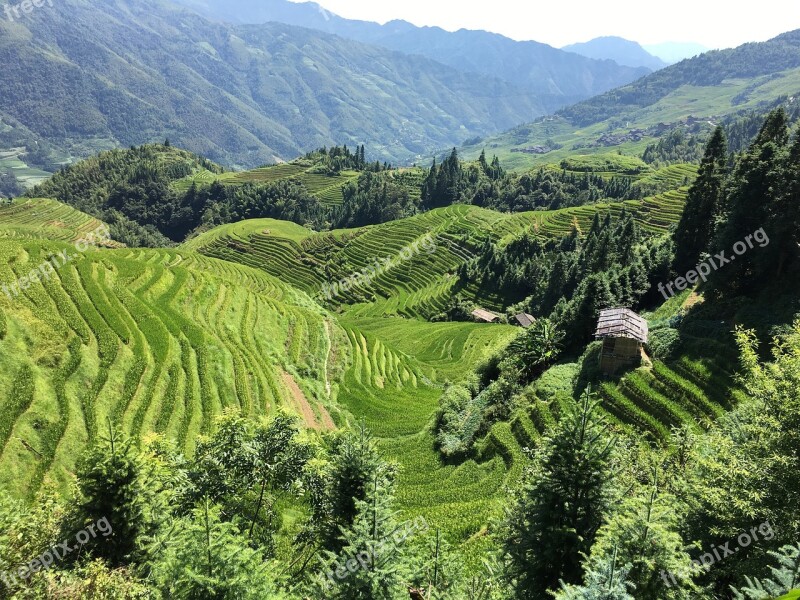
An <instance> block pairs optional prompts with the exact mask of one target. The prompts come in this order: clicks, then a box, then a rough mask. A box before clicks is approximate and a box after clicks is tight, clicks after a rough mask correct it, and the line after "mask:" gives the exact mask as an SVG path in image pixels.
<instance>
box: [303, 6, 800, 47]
mask: <svg viewBox="0 0 800 600" xmlns="http://www.w3.org/2000/svg"><path fill="white" fill-rule="evenodd" d="M295 1H298V0H295ZM318 3H319V4H321V5H322V6H323V7H325V8H327V9H329V10H331V11H333V12H335V13H336V14H339V15H341V16H343V17H347V18H351V19H364V20H368V21H379V22H381V23H384V22H386V21H390V20H392V19H405V20H406V21H410V22H411V23H414V24H415V25H438V26H439V27H442V28H444V29H448V30H451V31H452V30H456V29H460V28H462V27H463V28H467V29H486V30H489V31H494V32H497V33H502V34H503V35H506V36H508V37H511V38H514V39H517V40H536V41H539V42H545V43H547V44H550V45H552V46H556V47H561V46H564V45H566V44H570V43H572V42H585V41H587V40H589V39H591V38H594V37H598V36H601V35H619V36H622V37H625V38H628V39H632V40H636V41H637V42H640V43H642V44H653V43H658V42H665V41H677V42H698V43H700V44H703V45H704V46H707V47H709V48H727V47H731V46H737V45H739V44H742V43H744V42H750V41H754V42H758V41H763V40H766V39H769V38H771V37H774V36H776V35H778V34H779V33H783V32H785V31H790V30H792V29H800V5H799V4H800V3H798V1H797V0H758V2H755V3H751V2H747V3H745V2H742V3H739V2H734V1H726V2H723V1H720V0H670V1H668V2H659V3H655V2H646V1H642V0H606V1H601V0H561V1H556V2H553V1H549V0H548V1H542V0H319V1H318ZM740 7H741V8H740Z"/></svg>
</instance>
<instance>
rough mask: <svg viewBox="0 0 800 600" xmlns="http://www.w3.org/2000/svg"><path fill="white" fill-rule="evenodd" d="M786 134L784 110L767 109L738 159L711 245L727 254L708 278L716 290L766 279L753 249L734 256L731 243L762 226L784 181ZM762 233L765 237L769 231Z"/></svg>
mask: <svg viewBox="0 0 800 600" xmlns="http://www.w3.org/2000/svg"><path fill="white" fill-rule="evenodd" d="M788 135H789V134H788V128H787V122H786V113H785V112H784V110H783V109H782V108H781V109H777V110H775V111H773V112H771V113H770V114H769V115H768V116H767V119H766V121H765V122H764V125H763V126H762V128H761V131H760V132H759V134H758V136H757V137H756V140H755V141H754V142H753V144H752V145H751V146H750V148H749V149H748V150H747V152H746V153H745V154H744V155H743V156H742V157H741V158H740V159H739V160H738V161H737V163H736V167H735V168H734V171H733V174H732V175H731V178H730V183H729V185H728V190H727V195H726V196H727V197H726V206H725V211H724V214H723V220H724V224H723V225H722V226H721V228H720V231H719V235H717V237H716V240H715V244H714V245H715V250H716V251H724V252H725V253H726V257H727V258H728V262H727V263H725V264H724V265H723V264H719V265H718V267H720V268H718V269H717V270H716V271H714V272H713V273H712V277H711V281H712V284H713V286H714V288H715V290H716V291H717V292H718V293H719V294H722V295H736V294H741V293H747V292H748V291H751V290H755V289H759V287H761V285H762V284H763V283H764V276H765V275H766V272H765V271H764V269H763V267H761V268H759V263H760V259H759V258H758V257H757V256H756V255H757V253H756V252H745V253H744V254H742V255H740V256H733V251H732V248H733V247H734V245H735V244H737V243H744V240H746V239H747V236H753V234H754V233H755V232H756V231H758V230H760V229H762V228H764V229H765V230H766V226H767V224H768V216H769V214H770V207H771V205H772V204H773V203H775V202H776V200H777V195H778V194H779V193H780V190H781V189H782V188H783V187H784V177H783V176H784V172H783V168H782V167H783V164H784V163H783V152H784V150H786V145H787V142H788ZM766 233H767V237H769V234H770V232H769V231H768V230H767V231H766ZM712 253H713V252H712ZM731 258H732V260H731ZM762 259H763V257H762ZM721 262H722V261H721V260H720V263H721ZM761 264H762V265H763V263H761ZM769 274H770V275H771V274H772V273H771V272H770V273H769Z"/></svg>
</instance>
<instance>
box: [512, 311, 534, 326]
mask: <svg viewBox="0 0 800 600" xmlns="http://www.w3.org/2000/svg"><path fill="white" fill-rule="evenodd" d="M514 318H515V319H516V320H517V323H519V324H520V325H522V326H523V327H530V326H531V325H533V324H534V323H535V322H536V317H534V316H533V315H529V314H528V313H519V314H518V315H514Z"/></svg>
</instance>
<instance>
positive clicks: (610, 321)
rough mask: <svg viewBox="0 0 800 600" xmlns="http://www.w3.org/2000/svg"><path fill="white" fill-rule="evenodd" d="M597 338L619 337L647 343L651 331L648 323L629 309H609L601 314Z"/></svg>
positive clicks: (596, 333)
mask: <svg viewBox="0 0 800 600" xmlns="http://www.w3.org/2000/svg"><path fill="white" fill-rule="evenodd" d="M594 335H595V336H596V337H599V338H605V337H617V338H630V339H634V340H638V341H640V342H641V343H643V344H646V343H647V337H648V335H649V329H648V327H647V321H646V320H645V319H643V318H642V317H640V316H639V315H637V314H636V313H635V312H633V311H632V310H630V309H629V308H609V309H607V310H604V311H601V312H600V320H599V321H598V322H597V331H596V332H595V334H594Z"/></svg>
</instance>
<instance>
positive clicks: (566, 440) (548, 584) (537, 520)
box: [503, 390, 612, 600]
mask: <svg viewBox="0 0 800 600" xmlns="http://www.w3.org/2000/svg"><path fill="white" fill-rule="evenodd" d="M611 447H612V438H611V437H610V436H609V434H608V431H607V426H606V424H605V423H604V421H603V419H602V417H601V416H600V412H599V402H598V401H597V400H596V399H595V398H594V397H593V396H592V395H591V394H590V393H589V391H588V390H587V391H586V393H584V395H583V396H582V398H581V399H580V400H579V401H578V402H575V403H574V404H572V405H570V406H568V407H567V409H566V414H565V415H564V416H563V418H562V420H561V422H560V423H559V425H558V426H557V428H556V430H555V431H554V432H553V434H552V435H551V436H548V438H546V440H545V441H544V443H543V445H542V450H541V451H540V454H539V456H538V457H537V460H536V463H535V466H534V467H533V468H532V469H530V470H529V471H528V472H527V473H526V476H525V479H524V484H523V488H522V490H521V491H520V493H519V494H518V495H517V497H516V498H515V500H514V501H513V502H512V505H511V507H510V509H509V510H508V513H507V516H506V520H505V527H504V530H505V534H506V535H505V539H504V540H503V552H504V555H505V557H506V565H507V566H506V568H507V576H508V577H509V579H510V580H511V581H512V582H513V585H514V588H515V592H516V597H517V598H520V599H522V600H539V599H541V598H545V597H547V592H548V590H555V589H556V588H558V586H559V583H560V582H561V581H562V580H563V582H565V583H566V584H576V583H579V582H580V581H581V578H582V567H581V559H582V555H588V554H589V550H590V549H591V547H592V544H593V543H594V540H595V536H596V535H597V531H598V530H599V528H600V526H601V525H602V523H603V520H604V518H605V516H606V514H607V512H608V509H609V502H610V491H611V477H612V474H611V470H610V461H611Z"/></svg>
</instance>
